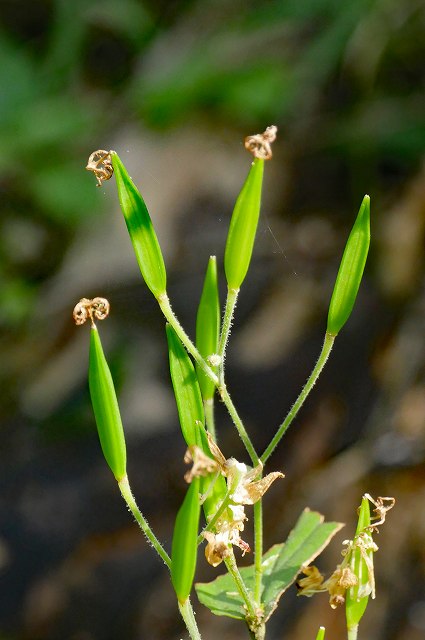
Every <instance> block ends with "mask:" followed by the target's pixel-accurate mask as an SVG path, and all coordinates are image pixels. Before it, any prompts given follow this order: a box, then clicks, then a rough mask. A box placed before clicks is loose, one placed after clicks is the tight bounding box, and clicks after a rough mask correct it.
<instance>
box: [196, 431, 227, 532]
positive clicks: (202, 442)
mask: <svg viewBox="0 0 425 640" xmlns="http://www.w3.org/2000/svg"><path fill="white" fill-rule="evenodd" d="M198 427H199V431H198V434H199V436H198V437H199V444H198V446H199V447H200V448H201V449H202V451H203V452H204V453H205V455H207V456H209V457H210V458H213V457H214V456H213V455H212V453H211V450H210V447H209V445H208V438H207V432H206V431H205V427H203V426H202V424H200V423H198ZM200 481H201V482H200V489H201V493H202V496H203V497H204V502H203V504H202V507H203V509H204V514H205V518H206V520H207V522H208V520H209V519H210V517H212V516H213V515H214V514H215V512H216V511H217V509H218V507H219V506H220V504H221V501H222V500H223V498H224V496H225V495H226V492H227V484H226V480H225V479H224V477H223V476H222V475H221V473H220V474H218V475H216V476H215V477H214V476H212V475H209V476H206V477H201V478H200Z"/></svg>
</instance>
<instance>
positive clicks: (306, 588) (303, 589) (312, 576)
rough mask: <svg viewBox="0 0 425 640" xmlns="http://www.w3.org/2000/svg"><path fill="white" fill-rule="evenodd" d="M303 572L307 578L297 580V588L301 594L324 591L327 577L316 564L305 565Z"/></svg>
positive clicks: (307, 594)
mask: <svg viewBox="0 0 425 640" xmlns="http://www.w3.org/2000/svg"><path fill="white" fill-rule="evenodd" d="M302 572H303V574H304V575H305V576H306V577H305V578H300V580H297V589H298V595H299V596H307V597H309V596H312V595H314V594H315V593H318V592H319V591H324V590H325V589H324V588H323V582H324V580H325V578H324V577H323V575H322V574H321V573H320V571H319V569H318V568H317V567H315V566H314V565H311V566H310V567H303V569H302Z"/></svg>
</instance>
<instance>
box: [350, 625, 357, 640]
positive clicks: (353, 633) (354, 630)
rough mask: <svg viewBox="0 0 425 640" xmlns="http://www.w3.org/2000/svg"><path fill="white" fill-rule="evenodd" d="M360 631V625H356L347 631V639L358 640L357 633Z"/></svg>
mask: <svg viewBox="0 0 425 640" xmlns="http://www.w3.org/2000/svg"><path fill="white" fill-rule="evenodd" d="M358 630H359V625H358V624H356V625H355V626H354V627H351V628H350V629H348V630H347V633H348V635H347V637H348V640H357V632H358Z"/></svg>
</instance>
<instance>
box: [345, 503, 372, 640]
mask: <svg viewBox="0 0 425 640" xmlns="http://www.w3.org/2000/svg"><path fill="white" fill-rule="evenodd" d="M369 526H370V505H369V500H368V499H367V498H365V497H363V499H362V503H361V505H360V511H359V519H358V523H357V529H356V535H355V537H354V541H356V538H357V537H358V536H359V534H361V535H363V536H365V540H366V541H370V542H372V536H371V534H370V533H369V531H368V529H367V527H369ZM362 532H363V533H362ZM362 546H363V547H364V546H365V545H364V543H363V541H362ZM366 546H367V545H366ZM363 554H364V555H362V552H361V550H360V548H359V547H357V548H355V549H354V550H353V552H352V557H351V561H350V568H351V570H352V572H353V573H354V575H355V576H356V578H357V580H358V582H357V584H356V585H354V586H353V587H351V588H350V589H348V591H347V594H346V598H345V617H346V620H347V630H348V632H349V634H350V632H351V631H352V630H355V629H357V627H358V624H359V622H360V620H361V618H362V616H363V614H364V612H365V611H366V607H367V603H368V601H369V594H370V593H371V586H370V582H371V579H373V577H371V575H370V566H372V570H373V557H372V551H367V550H364V551H363ZM365 556H366V557H367V558H368V562H369V563H371V565H370V566H369V567H368V566H367V563H366V560H365ZM349 637H350V636H349Z"/></svg>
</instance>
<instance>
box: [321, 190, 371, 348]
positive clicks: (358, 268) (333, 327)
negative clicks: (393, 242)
mask: <svg viewBox="0 0 425 640" xmlns="http://www.w3.org/2000/svg"><path fill="white" fill-rule="evenodd" d="M369 244H370V198H369V196H365V197H364V198H363V202H362V204H361V206H360V210H359V213H358V215H357V218H356V221H355V223H354V226H353V228H352V230H351V233H350V235H349V238H348V241H347V244H346V246H345V250H344V255H343V256H342V260H341V264H340V267H339V271H338V275H337V278H336V282H335V287H334V290H333V294H332V299H331V303H330V306H329V314H328V326H327V332H328V333H329V334H331V335H333V336H336V335H337V334H338V333H339V332H340V330H341V329H342V327H343V326H344V324H345V323H346V322H347V320H348V318H349V316H350V314H351V311H352V309H353V306H354V302H355V300H356V296H357V292H358V290H359V286H360V282H361V279H362V276H363V271H364V267H365V264H366V258H367V254H368V251H369Z"/></svg>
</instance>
